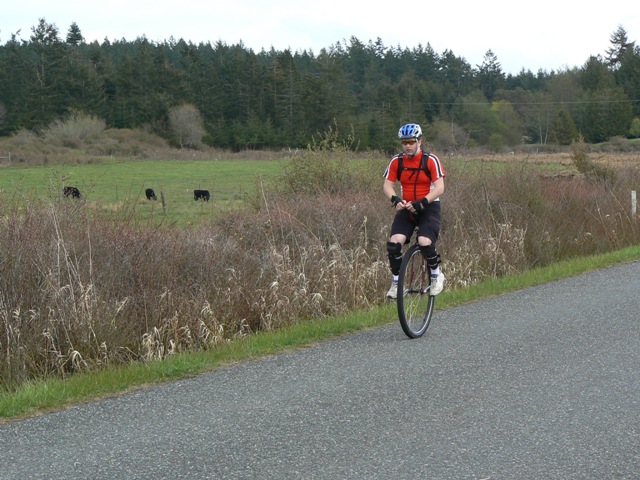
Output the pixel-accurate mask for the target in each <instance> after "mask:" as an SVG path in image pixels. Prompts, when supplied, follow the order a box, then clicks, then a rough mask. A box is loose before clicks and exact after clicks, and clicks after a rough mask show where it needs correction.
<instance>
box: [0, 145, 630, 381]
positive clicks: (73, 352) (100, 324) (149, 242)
mask: <svg viewBox="0 0 640 480" xmlns="http://www.w3.org/2000/svg"><path fill="white" fill-rule="evenodd" d="M340 155H348V153H346V152H342V153H340V154H339V155H338V159H339V160H340ZM296 161H297V160H294V161H293V162H296ZM309 161H313V162H316V167H318V165H320V167H318V168H319V171H322V173H321V174H319V176H318V178H323V179H330V180H328V181H331V182H333V180H335V179H336V178H337V177H336V176H335V175H336V172H335V171H334V172H327V171H323V169H330V170H331V169H338V172H337V173H338V174H339V175H344V174H345V172H343V171H342V170H341V168H342V166H341V165H342V162H341V161H336V153H335V152H333V153H332V154H331V155H327V156H324V154H323V153H322V152H318V151H316V152H313V154H310V155H309V156H306V157H304V158H303V159H302V160H301V163H300V165H304V162H309ZM323 162H324V163H323ZM362 162H363V163H361V164H359V167H358V168H359V170H356V171H355V173H356V174H355V175H353V173H354V172H352V176H351V181H349V182H344V183H343V184H341V188H340V189H337V190H336V189H335V188H333V186H334V183H332V184H331V185H332V188H328V187H329V185H328V184H326V183H323V182H324V181H325V180H322V181H318V182H317V183H316V185H315V188H313V189H308V191H292V190H289V189H288V188H287V187H288V186H287V185H284V188H282V189H279V190H277V191H267V190H265V189H263V188H262V187H261V186H259V188H258V189H257V191H256V194H255V198H253V199H251V202H250V204H248V205H247V209H245V210H243V211H239V212H235V213H233V214H231V215H229V216H227V217H225V218H222V219H219V220H216V221H215V223H211V224H208V225H205V226H200V227H197V228H192V229H178V228H175V227H170V226H167V227H157V229H156V230H153V231H150V230H149V228H148V227H145V226H143V225H139V224H138V223H137V222H136V220H135V215H129V216H127V218H125V219H121V220H120V221H114V220H113V218H106V217H104V216H102V214H100V213H99V212H96V211H95V210H93V209H90V208H87V207H85V206H84V205H83V203H82V202H81V201H80V202H78V201H71V200H69V199H60V198H58V197H57V196H56V197H55V198H54V197H53V196H52V198H49V199H46V200H44V201H41V202H39V203H35V202H32V201H30V200H28V199H26V198H25V199H24V200H23V201H22V202H21V203H20V204H16V203H12V204H10V205H0V222H1V225H0V328H1V329H0V382H1V383H2V385H4V386H5V387H6V388H11V387H14V386H17V385H19V384H20V383H22V382H23V381H25V380H27V379H30V378H41V377H47V376H52V375H55V376H66V375H69V374H72V373H73V372H76V371H79V370H87V369H95V368H100V366H102V365H106V364H112V363H119V362H129V361H144V360H148V359H156V358H164V357H166V356H167V355H171V354H172V353H175V352H181V351H187V350H195V349H210V348H215V346H216V345H218V344H219V343H220V342H226V341H229V340H230V339H233V338H237V337H241V336H243V335H247V334H250V333H251V332H254V331H257V330H261V329H274V328H278V327H280V326H282V325H285V324H289V323H291V322H298V321H304V319H305V318H312V317H322V316H325V315H334V314H339V313H341V312H345V311H348V310H351V309H358V308H363V307H368V306H370V305H374V304H378V303H380V302H382V301H383V295H384V292H385V291H386V288H387V287H388V282H389V272H388V267H387V259H386V251H385V242H386V239H387V235H388V227H389V223H390V221H391V218H392V215H393V211H392V209H391V207H390V204H389V202H388V201H387V200H386V199H385V198H384V196H383V195H382V193H381V183H382V182H381V180H382V177H381V174H382V169H383V168H384V165H385V162H386V160H380V161H378V162H375V161H373V160H362ZM322 165H324V167H323V166H322ZM445 167H446V168H447V173H448V180H447V192H446V194H445V196H444V197H443V199H442V200H443V229H442V235H441V239H440V241H439V250H440V252H441V253H442V257H443V260H444V264H443V269H444V271H445V273H446V274H447V277H448V280H449V284H448V285H449V286H450V287H451V288H456V287H460V286H464V285H469V284H472V283H474V282H478V281H480V280H482V279H483V278H486V277H493V276H501V275H506V274H509V273H512V272H516V271H522V270H525V269H527V268H530V267H533V266H538V265H545V264H548V263H551V262H555V261H557V260H560V259H563V258H567V257H571V256H577V255H585V254H591V253H597V252H604V251H608V250H612V249H617V248H620V247H623V246H626V245H630V244H637V243H638V242H639V241H640V225H639V224H638V220H637V219H635V218H633V217H632V216H631V214H630V206H629V200H628V198H629V192H630V190H631V189H634V188H637V187H638V186H639V185H640V175H639V174H638V170H637V168H636V167H619V166H618V167H616V168H617V169H618V171H619V172H620V174H618V175H616V176H615V178H616V179H617V180H609V181H608V182H599V181H597V180H594V179H589V178H587V177H585V176H582V175H579V174H575V175H574V176H560V177H545V176H543V175H540V174H538V173H537V170H536V169H535V168H532V167H531V165H524V163H522V164H521V163H515V164H514V165H511V166H508V167H507V168H502V169H499V170H494V169H491V170H489V169H486V170H485V169H478V168H475V169H469V168H468V162H467V161H460V160H456V159H450V160H448V161H445ZM295 168H296V167H295V166H293V165H292V169H295ZM621 169H623V170H624V171H621ZM358 172H359V173H358ZM340 178H342V177H340ZM331 179H333V180H331ZM309 181H312V180H309Z"/></svg>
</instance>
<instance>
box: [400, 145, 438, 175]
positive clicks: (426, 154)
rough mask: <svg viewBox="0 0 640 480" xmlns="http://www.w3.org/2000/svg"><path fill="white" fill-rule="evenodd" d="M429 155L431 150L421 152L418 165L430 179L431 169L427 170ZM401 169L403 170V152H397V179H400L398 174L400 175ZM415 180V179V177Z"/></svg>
mask: <svg viewBox="0 0 640 480" xmlns="http://www.w3.org/2000/svg"><path fill="white" fill-rule="evenodd" d="M429 155H431V152H424V151H423V152H422V158H421V159H420V162H421V163H420V166H421V168H422V170H424V173H426V174H427V177H429V180H432V178H431V171H430V170H429ZM402 170H404V153H399V154H398V175H397V177H398V181H400V175H402ZM416 181H417V179H416Z"/></svg>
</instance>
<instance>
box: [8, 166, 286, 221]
mask: <svg viewBox="0 0 640 480" xmlns="http://www.w3.org/2000/svg"><path fill="white" fill-rule="evenodd" d="M285 163H286V161H285V160H260V161H256V160H194V161H189V160H129V161H119V162H103V163H91V164H79V165H76V164H74V165H55V166H51V167H42V166H37V167H6V168H3V169H1V170H0V199H2V200H4V201H11V199H13V198H15V197H18V198H22V197H28V198H33V199H55V198H60V197H61V196H62V188H63V186H65V185H71V186H75V187H78V188H79V189H80V191H81V192H82V196H83V198H84V200H85V201H86V202H89V203H91V204H93V205H96V206H100V207H101V208H104V209H107V210H114V211H116V210H118V209H119V208H121V207H123V206H125V205H126V206H130V205H135V207H136V212H137V214H138V215H139V217H140V218H156V219H158V220H159V219H165V220H171V221H176V222H177V223H188V222H197V221H199V220H202V219H203V218H207V217H208V216H210V215H213V214H215V213H216V212H220V211H225V210H228V209H232V208H238V207H241V206H242V203H243V202H244V201H246V195H247V194H248V195H255V191H256V185H257V183H258V180H259V179H260V178H262V179H263V180H264V182H265V184H267V185H268V184H270V183H273V181H274V180H275V179H276V177H277V176H278V175H279V174H280V172H281V171H282V169H283V167H284V165H285ZM148 187H150V188H153V189H154V191H155V192H156V195H157V197H158V200H157V201H155V202H154V201H148V200H147V199H146V197H145V194H144V191H145V189H146V188H148ZM194 189H204V190H209V192H211V201H210V202H202V201H199V202H196V201H194V199H193V190H194ZM162 197H164V203H165V208H164V210H163V207H162V201H161V199H162ZM69 201H72V200H71V199H69Z"/></svg>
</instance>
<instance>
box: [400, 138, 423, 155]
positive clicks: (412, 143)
mask: <svg viewBox="0 0 640 480" xmlns="http://www.w3.org/2000/svg"><path fill="white" fill-rule="evenodd" d="M421 144H422V141H421V140H418V139H415V138H411V139H408V140H402V151H403V152H404V154H405V155H408V156H410V157H413V156H414V155H415V154H416V153H417V152H418V148H420V145H421Z"/></svg>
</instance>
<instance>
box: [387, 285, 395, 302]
mask: <svg viewBox="0 0 640 480" xmlns="http://www.w3.org/2000/svg"><path fill="white" fill-rule="evenodd" d="M387 298H392V299H396V298H398V282H393V283H392V284H391V288H389V291H388V292H387Z"/></svg>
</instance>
